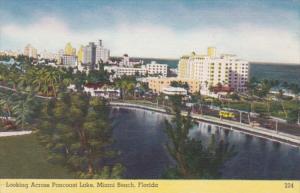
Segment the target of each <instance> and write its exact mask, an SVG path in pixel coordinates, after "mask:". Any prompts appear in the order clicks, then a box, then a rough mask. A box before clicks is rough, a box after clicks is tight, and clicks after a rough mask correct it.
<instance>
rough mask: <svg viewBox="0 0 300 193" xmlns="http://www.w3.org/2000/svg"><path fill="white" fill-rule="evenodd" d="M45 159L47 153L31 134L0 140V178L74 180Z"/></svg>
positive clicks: (64, 169)
mask: <svg viewBox="0 0 300 193" xmlns="http://www.w3.org/2000/svg"><path fill="white" fill-rule="evenodd" d="M46 159H47V151H46V150H45V149H44V148H43V147H42V146H41V145H40V144H39V143H38V141H37V139H36V136H35V135H33V134H32V135H24V136H13V137H1V138H0V178H74V175H72V174H71V173H70V172H68V170H67V169H66V168H64V167H62V166H59V165H53V164H51V163H49V162H47V160H46Z"/></svg>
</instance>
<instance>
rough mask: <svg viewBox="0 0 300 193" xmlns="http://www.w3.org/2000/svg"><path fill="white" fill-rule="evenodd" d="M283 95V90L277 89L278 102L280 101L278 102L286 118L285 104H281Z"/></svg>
mask: <svg viewBox="0 0 300 193" xmlns="http://www.w3.org/2000/svg"><path fill="white" fill-rule="evenodd" d="M283 96H284V91H283V90H282V89H279V91H278V95H277V98H278V99H279V102H280V104H281V106H282V110H283V112H284V115H285V118H287V117H288V114H287V111H286V109H285V106H284V104H283Z"/></svg>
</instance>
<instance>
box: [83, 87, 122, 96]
mask: <svg viewBox="0 0 300 193" xmlns="http://www.w3.org/2000/svg"><path fill="white" fill-rule="evenodd" d="M83 90H84V92H86V93H89V94H90V95H91V96H93V97H103V98H106V99H118V98H120V89H115V88H112V87H108V86H106V85H97V84H86V85H85V86H84V87H83Z"/></svg>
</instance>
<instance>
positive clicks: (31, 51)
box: [24, 44, 37, 58]
mask: <svg viewBox="0 0 300 193" xmlns="http://www.w3.org/2000/svg"><path fill="white" fill-rule="evenodd" d="M24 55H25V56H28V57H32V58H37V49H35V48H34V47H33V46H32V45H31V44H27V46H26V47H25V48H24Z"/></svg>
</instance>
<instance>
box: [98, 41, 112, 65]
mask: <svg viewBox="0 0 300 193" xmlns="http://www.w3.org/2000/svg"><path fill="white" fill-rule="evenodd" d="M109 57H110V51H109V49H106V48H104V47H103V45H102V40H99V43H98V45H96V63H98V62H104V63H106V62H108V60H109Z"/></svg>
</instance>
